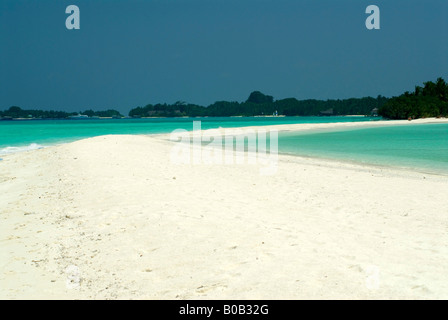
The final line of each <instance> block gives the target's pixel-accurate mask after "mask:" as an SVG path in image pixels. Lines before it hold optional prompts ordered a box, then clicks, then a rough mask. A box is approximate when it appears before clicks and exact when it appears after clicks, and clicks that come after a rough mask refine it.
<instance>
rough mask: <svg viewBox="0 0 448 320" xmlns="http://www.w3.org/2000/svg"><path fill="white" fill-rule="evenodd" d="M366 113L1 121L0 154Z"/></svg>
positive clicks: (344, 119) (332, 119)
mask: <svg viewBox="0 0 448 320" xmlns="http://www.w3.org/2000/svg"><path fill="white" fill-rule="evenodd" d="M370 120H378V118H366V117H275V118H274V117H271V118H268V117H222V118H221V117H217V118H194V119H193V118H155V119H101V120H94V119H91V120H90V119H89V120H23V121H0V154H1V153H2V152H3V154H4V153H6V152H7V151H8V150H10V151H11V152H12V151H14V150H16V148H20V149H25V148H32V147H33V146H34V147H36V146H48V145H54V144H58V143H65V142H71V141H75V140H79V139H83V138H89V137H95V136H100V135H106V134H158V133H170V132H172V131H173V130H175V129H186V130H193V121H201V127H202V129H213V128H219V127H223V128H234V127H245V126H258V125H259V126H263V125H274V124H293V123H318V122H353V121H370Z"/></svg>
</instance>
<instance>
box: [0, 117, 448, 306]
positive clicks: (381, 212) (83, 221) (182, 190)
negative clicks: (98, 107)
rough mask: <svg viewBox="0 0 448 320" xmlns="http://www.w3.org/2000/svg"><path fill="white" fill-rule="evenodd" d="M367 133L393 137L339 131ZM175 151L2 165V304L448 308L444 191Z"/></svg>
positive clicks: (134, 149) (318, 164)
mask: <svg viewBox="0 0 448 320" xmlns="http://www.w3.org/2000/svg"><path fill="white" fill-rule="evenodd" d="M435 121H445V122H446V119H437V120H436V119H424V120H418V121H411V122H408V121H404V122H403V121H401V122H398V123H394V122H388V125H396V124H403V125H405V124H407V123H430V122H435ZM362 125H384V123H383V124H378V123H377V122H372V123H368V124H366V123H345V124H341V126H362ZM299 126H300V128H303V126H304V125H303V124H301V125H292V126H289V127H285V128H278V129H279V130H290V129H291V130H297V128H298V127H299ZM309 128H321V126H319V125H318V126H316V125H315V126H314V127H312V126H311V125H309ZM171 149H172V143H170V142H167V141H165V140H163V139H161V138H160V137H148V136H136V135H134V136H131V135H116V136H112V135H111V136H100V137H95V138H90V139H85V140H80V141H77V142H74V143H69V144H65V145H61V146H54V147H48V148H45V149H41V150H35V151H31V152H24V153H18V154H12V155H8V156H5V157H3V161H0V204H1V209H0V221H1V222H0V247H1V249H0V298H1V299H447V298H448V241H447V240H448V220H447V214H448V209H447V208H448V197H447V192H448V177H447V176H443V175H434V174H427V173H421V172H411V171H405V170H398V169H392V168H381V167H369V166H362V165H355V164H348V163H341V162H336V161H326V160H318V159H312V158H301V157H292V156H285V155H279V159H278V170H277V172H276V174H274V175H269V176H263V175H260V174H259V167H258V166H257V165H250V164H243V165H218V164H210V165H202V164H201V165H175V164H173V163H171V162H170V158H169V157H170V150H171Z"/></svg>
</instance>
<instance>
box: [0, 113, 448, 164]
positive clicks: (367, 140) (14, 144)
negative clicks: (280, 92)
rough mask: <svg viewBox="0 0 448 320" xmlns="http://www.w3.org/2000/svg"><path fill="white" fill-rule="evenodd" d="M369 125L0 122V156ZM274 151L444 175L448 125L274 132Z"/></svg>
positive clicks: (330, 119) (352, 119)
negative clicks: (114, 138) (189, 136)
mask: <svg viewBox="0 0 448 320" xmlns="http://www.w3.org/2000/svg"><path fill="white" fill-rule="evenodd" d="M193 120H194V121H199V120H200V121H201V127H202V129H213V128H219V127H223V128H234V127H246V126H263V125H275V124H294V123H331V122H357V121H375V120H379V119H378V118H368V117H276V118H265V117H259V118H253V117H250V118H246V117H241V118H239V117H235V118H194V119H191V118H163V119H161V118H158V119H110V120H42V121H41V120H39V121H37V120H36V121H0V156H2V155H5V154H8V153H12V152H17V151H22V150H30V149H36V148H40V147H42V146H49V145H54V144H59V143H66V142H71V141H75V140H79V139H83V138H88V137H94V136H99V135H106V134H159V133H170V132H172V131H173V130H175V129H186V130H192V129H193ZM278 148H279V152H280V153H287V154H293V155H301V156H311V157H320V158H327V159H337V160H345V161H354V162H358V163H365V164H374V165H385V166H398V167H405V168H419V169H424V170H426V171H431V172H439V173H440V172H444V173H445V172H446V173H448V124H413V125H412V124H411V125H406V126H384V127H382V126H381V127H373V128H356V129H353V128H351V129H338V130H328V129H327V130H320V131H316V130H313V131H305V132H294V133H293V132H280V133H279V144H278Z"/></svg>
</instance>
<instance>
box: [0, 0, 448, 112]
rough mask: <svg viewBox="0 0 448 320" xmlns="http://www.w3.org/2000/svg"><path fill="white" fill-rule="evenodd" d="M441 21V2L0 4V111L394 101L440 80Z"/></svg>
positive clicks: (80, 0) (447, 48) (447, 65)
mask: <svg viewBox="0 0 448 320" xmlns="http://www.w3.org/2000/svg"><path fill="white" fill-rule="evenodd" d="M71 4H74V5H77V6H78V7H79V9H80V11H81V29H80V30H67V29H66V27H65V20H66V18H67V17H68V15H67V14H66V13H65V8H66V7H67V6H68V5H71ZM370 4H375V5H377V6H379V8H380V10H381V29H380V30H367V28H366V27H365V20H366V18H367V16H368V15H367V14H365V9H366V7H367V6H368V5H370ZM447 21H448V1H446V0H425V1H423V0H421V1H414V0H401V1H396V0H387V1H377V0H370V1H363V0H338V1H334V0H331V1H330V0H326V1H325V0H303V1H299V0H295V1H293V0H238V1H237V0H145V1H137V0H126V1H125V0H102V1H99V0H70V1H65V0H52V1H50V0H39V1H36V0H0V109H6V108H8V107H9V106H11V105H18V106H21V107H22V108H41V109H59V110H67V111H78V110H85V109H88V108H92V109H96V110H99V109H106V108H115V109H118V110H120V111H122V112H125V113H127V111H128V110H129V109H130V108H133V107H136V106H143V105H146V104H148V103H159V102H167V103H173V102H175V101H178V100H182V101H187V102H192V103H198V104H202V105H208V104H210V103H213V102H214V101H217V100H229V101H243V100H246V99H247V97H248V96H249V93H250V92H251V91H254V90H260V91H262V92H264V93H266V94H270V95H273V96H274V98H276V99H282V98H287V97H296V98H297V99H308V98H316V99H330V98H349V97H362V96H374V97H376V96H377V95H379V94H381V95H384V96H393V95H398V94H401V93H402V92H403V91H406V90H412V89H413V88H414V86H415V85H421V84H422V83H423V82H424V81H428V80H435V79H436V78H437V77H444V78H445V79H447V80H448V40H447V39H448V22H447Z"/></svg>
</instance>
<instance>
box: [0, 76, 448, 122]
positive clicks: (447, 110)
mask: <svg viewBox="0 0 448 320" xmlns="http://www.w3.org/2000/svg"><path fill="white" fill-rule="evenodd" d="M79 114H82V115H84V117H86V118H87V117H90V118H97V117H104V118H111V117H113V118H121V117H123V116H122V115H121V114H120V112H118V111H116V110H106V111H93V110H86V111H84V112H80V113H77V112H65V111H43V110H23V109H21V108H20V107H16V106H13V107H11V108H9V109H8V110H5V111H0V119H2V118H3V119H19V118H21V119H67V118H68V119H70V118H73V117H76V116H77V115H79ZM377 114H378V115H380V116H382V117H384V118H388V119H409V118H410V119H415V118H423V117H440V116H445V117H446V116H448V84H447V83H446V82H445V80H443V79H442V78H438V79H437V81H436V82H432V81H428V82H425V83H424V86H423V87H420V86H416V87H415V90H414V92H408V91H407V92H405V93H404V94H402V95H400V96H397V97H393V98H386V97H383V96H378V97H376V98H373V97H365V98H351V99H342V100H341V99H337V100H315V99H308V100H297V99H296V98H286V99H281V100H274V98H273V97H272V96H270V95H266V94H263V93H261V92H260V91H254V92H252V93H251V94H250V95H249V97H248V98H247V100H246V101H244V102H236V101H232V102H229V101H217V102H215V103H213V104H211V105H209V106H207V107H204V106H200V105H197V104H191V103H186V102H183V101H177V102H176V103H174V104H166V103H164V104H160V103H159V104H155V105H153V104H148V105H146V106H144V107H136V108H133V109H131V110H130V111H129V116H130V117H133V118H145V117H229V116H246V117H253V116H271V115H284V116H319V115H323V116H341V115H365V116H371V115H377Z"/></svg>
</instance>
